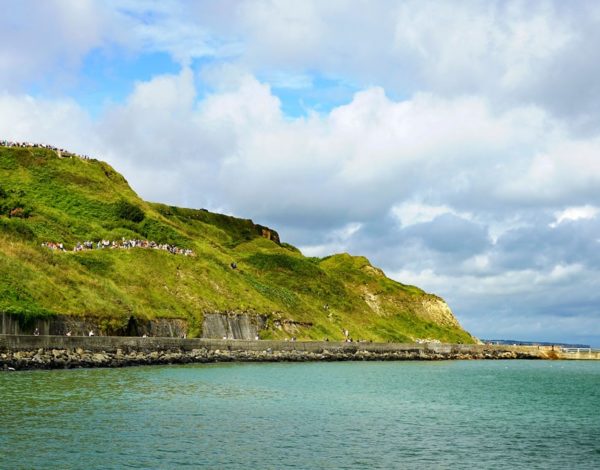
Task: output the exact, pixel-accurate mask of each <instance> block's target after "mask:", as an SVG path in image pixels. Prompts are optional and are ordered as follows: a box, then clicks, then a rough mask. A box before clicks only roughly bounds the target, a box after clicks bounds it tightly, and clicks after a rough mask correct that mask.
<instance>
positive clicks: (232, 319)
mask: <svg viewBox="0 0 600 470" xmlns="http://www.w3.org/2000/svg"><path fill="white" fill-rule="evenodd" d="M265 325H266V318H265V317H264V316H262V315H244V314H239V315H238V314H230V315H228V314H222V313H207V314H205V315H204V320H203V322H202V337H203V338H215V339H222V338H227V339H252V340H253V339H254V338H255V337H256V335H257V334H258V332H259V331H260V330H262V329H264V328H265Z"/></svg>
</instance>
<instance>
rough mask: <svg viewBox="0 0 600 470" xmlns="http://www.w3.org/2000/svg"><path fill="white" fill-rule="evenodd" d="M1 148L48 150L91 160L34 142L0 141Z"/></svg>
mask: <svg viewBox="0 0 600 470" xmlns="http://www.w3.org/2000/svg"><path fill="white" fill-rule="evenodd" d="M0 146H1V147H20V148H39V149H48V150H54V151H55V152H56V153H58V154H59V156H61V157H79V158H83V159H84V160H89V159H90V157H88V156H87V155H80V154H78V153H74V152H70V151H68V150H65V149H62V148H59V147H55V146H54V145H49V144H36V143H33V142H15V141H12V140H6V139H0Z"/></svg>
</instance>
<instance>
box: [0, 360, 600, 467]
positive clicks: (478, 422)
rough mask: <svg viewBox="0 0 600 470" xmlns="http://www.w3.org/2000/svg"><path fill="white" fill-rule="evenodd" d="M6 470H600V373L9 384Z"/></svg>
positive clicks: (18, 380) (548, 366)
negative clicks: (586, 469)
mask: <svg viewBox="0 0 600 470" xmlns="http://www.w3.org/2000/svg"><path fill="white" fill-rule="evenodd" d="M0 423H1V424H0V426H1V428H0V468H7V469H12V468H44V469H46V468H61V469H64V468H164V469H173V468H183V467H188V468H259V469H268V468H302V469H313V468H409V469H412V468H450V467H452V468H527V469H530V468H544V469H545V468H596V469H597V468H600V362H566V361H448V362H376V363H362V362H358V363H303V364H283V363H280V364H226V365H224V364H220V365H192V366H166V367H162V366H161V367H158V366H157V367H139V368H126V369H97V370H70V371H68V370H67V371H37V372H19V373H0Z"/></svg>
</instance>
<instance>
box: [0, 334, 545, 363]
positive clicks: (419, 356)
mask: <svg viewBox="0 0 600 470" xmlns="http://www.w3.org/2000/svg"><path fill="white" fill-rule="evenodd" d="M23 338H24V337H20V338H15V337H13V338H10V339H9V340H8V341H6V338H5V339H4V340H2V339H0V370H31V369H70V368H82V367H85V368H91V367H126V366H139V365H152V364H156V365H158V364H190V363H212V362H308V361H398V360H425V361H427V360H449V359H543V358H545V356H544V354H543V352H540V351H539V350H535V349H531V350H523V349H522V348H511V347H507V348H499V347H491V346H485V347H484V346H481V345H476V346H473V345H469V346H466V345H418V344H406V345H399V344H389V345H386V344H381V343H373V344H368V343H367V344H360V343H354V344H348V343H329V344H328V343H325V342H322V343H319V342H298V343H290V342H277V341H254V342H249V341H235V340H234V341H226V340H222V341H218V340H213V341H210V340H179V342H180V344H179V346H177V345H176V343H177V340H173V339H170V340H169V341H168V342H167V343H168V344H166V345H164V344H160V343H161V341H159V340H157V339H155V338H152V339H151V341H148V342H146V343H145V342H144V341H140V340H139V339H137V338H134V339H131V338H130V339H126V338H119V339H113V341H112V344H113V345H114V347H110V348H108V347H104V348H103V346H106V339H107V338H102V339H103V340H104V341H100V342H97V341H94V340H95V339H96V338H92V339H91V341H89V344H88V347H85V346H84V345H83V343H86V341H85V340H86V338H73V341H71V342H72V343H75V345H76V346H74V347H49V346H47V344H49V343H51V341H41V340H38V338H39V337H37V338H35V339H31V338H33V337H29V338H26V339H23ZM70 339H71V338H69V340H70ZM36 340H37V342H38V343H46V346H45V347H44V346H42V347H32V346H33V343H35V342H36ZM7 343H12V346H13V347H8V346H7ZM78 343H79V345H77V344H78Z"/></svg>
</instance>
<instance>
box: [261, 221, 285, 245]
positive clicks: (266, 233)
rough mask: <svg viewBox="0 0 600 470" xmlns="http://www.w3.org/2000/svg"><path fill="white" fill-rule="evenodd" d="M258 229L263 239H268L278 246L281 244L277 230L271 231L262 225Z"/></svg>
mask: <svg viewBox="0 0 600 470" xmlns="http://www.w3.org/2000/svg"><path fill="white" fill-rule="evenodd" d="M256 227H257V228H258V230H260V234H261V236H262V237H263V238H266V239H267V240H271V241H273V242H275V243H277V244H278V245H280V244H281V242H280V240H279V234H278V233H277V232H276V231H275V230H273V229H270V228H268V227H264V226H262V225H257V226H256Z"/></svg>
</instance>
